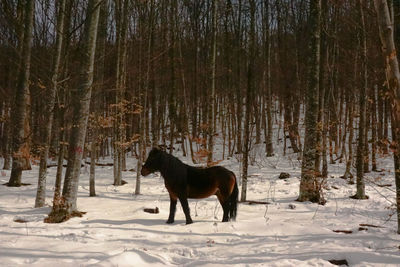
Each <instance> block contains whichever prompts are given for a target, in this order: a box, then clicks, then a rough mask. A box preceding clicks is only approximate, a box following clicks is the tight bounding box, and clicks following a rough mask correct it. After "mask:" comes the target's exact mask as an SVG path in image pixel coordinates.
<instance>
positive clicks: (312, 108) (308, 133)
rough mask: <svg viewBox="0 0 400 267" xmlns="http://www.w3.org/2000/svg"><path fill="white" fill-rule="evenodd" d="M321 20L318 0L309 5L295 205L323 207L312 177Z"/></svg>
mask: <svg viewBox="0 0 400 267" xmlns="http://www.w3.org/2000/svg"><path fill="white" fill-rule="evenodd" d="M320 16H321V0H311V1H310V26H311V38H310V48H311V50H310V51H311V55H310V59H309V77H308V87H307V90H306V114H305V128H306V129H305V137H304V150H303V162H302V168H301V181H300V195H299V198H298V201H311V202H316V203H320V204H323V203H325V200H324V199H323V196H322V192H321V190H322V184H321V182H320V180H319V179H318V178H317V177H316V175H315V156H316V152H317V147H316V129H317V119H318V118H317V114H318V90H319V71H320V70H319V66H320V28H321V27H320V23H321V22H320Z"/></svg>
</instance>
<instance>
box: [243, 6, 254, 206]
mask: <svg viewBox="0 0 400 267" xmlns="http://www.w3.org/2000/svg"><path fill="white" fill-rule="evenodd" d="M249 2H250V37H249V38H250V40H249V50H250V51H249V65H248V70H247V90H246V115H245V121H244V126H245V128H244V136H243V142H244V146H243V169H242V191H241V197H240V200H241V201H246V195H247V172H248V165H249V152H250V138H251V137H250V120H251V113H252V106H253V100H254V89H255V80H254V71H255V42H256V32H255V23H256V21H255V13H256V3H255V0H249Z"/></svg>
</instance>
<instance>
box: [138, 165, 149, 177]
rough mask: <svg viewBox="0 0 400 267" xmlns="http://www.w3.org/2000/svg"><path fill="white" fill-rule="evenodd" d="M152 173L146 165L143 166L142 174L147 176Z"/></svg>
mask: <svg viewBox="0 0 400 267" xmlns="http://www.w3.org/2000/svg"><path fill="white" fill-rule="evenodd" d="M150 173H151V171H150V170H149V169H147V168H146V167H145V166H142V170H141V171H140V174H141V175H142V176H147V175H149V174H150Z"/></svg>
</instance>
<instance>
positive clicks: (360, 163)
mask: <svg viewBox="0 0 400 267" xmlns="http://www.w3.org/2000/svg"><path fill="white" fill-rule="evenodd" d="M359 8H360V15H361V45H362V53H361V64H362V77H361V78H362V85H361V87H360V95H359V98H360V99H359V101H360V102H359V105H360V120H359V124H358V146H357V163H356V165H357V193H356V195H355V196H354V198H356V199H367V198H368V197H367V196H366V195H365V182H364V163H365V162H364V158H365V155H364V153H365V148H364V146H365V145H366V144H365V128H366V127H365V125H366V123H365V113H366V103H365V102H366V99H365V98H366V95H365V94H366V91H367V86H368V84H367V81H368V72H367V43H366V42H367V41H366V33H365V23H364V11H363V0H359Z"/></svg>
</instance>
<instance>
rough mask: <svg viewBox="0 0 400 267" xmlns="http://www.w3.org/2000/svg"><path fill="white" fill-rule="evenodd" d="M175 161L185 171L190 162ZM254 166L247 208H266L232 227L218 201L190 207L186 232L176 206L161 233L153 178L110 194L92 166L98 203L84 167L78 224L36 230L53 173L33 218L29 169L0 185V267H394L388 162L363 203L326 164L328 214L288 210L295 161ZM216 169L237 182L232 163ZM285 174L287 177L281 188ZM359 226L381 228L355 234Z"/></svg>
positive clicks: (307, 206)
mask: <svg viewBox="0 0 400 267" xmlns="http://www.w3.org/2000/svg"><path fill="white" fill-rule="evenodd" d="M177 155H181V154H180V153H179V152H177ZM182 160H183V161H185V162H187V163H190V161H189V159H188V158H182ZM257 162H258V164H257V165H255V166H251V167H250V175H251V176H250V177H249V181H248V193H247V195H248V199H250V200H258V201H269V202H270V203H271V204H269V205H264V204H255V205H249V204H244V203H241V204H240V205H239V210H238V217H237V220H236V222H229V223H221V222H220V221H221V219H222V209H221V207H220V205H219V203H218V201H217V199H216V197H211V198H208V199H204V200H199V201H196V200H190V201H189V202H190V208H191V214H192V217H193V220H194V223H193V224H191V225H185V219H184V215H183V212H182V209H181V207H180V205H179V204H178V209H177V214H176V221H175V223H174V224H173V225H167V224H165V221H166V219H167V216H168V209H169V197H168V193H167V191H166V189H165V188H164V185H163V181H162V178H160V176H159V174H154V175H150V176H148V177H146V178H143V179H142V189H141V190H142V194H141V195H139V196H135V195H133V192H134V185H135V177H136V173H135V172H124V174H123V178H124V180H126V181H127V182H128V184H126V185H124V186H120V187H114V186H112V185H111V183H112V181H113V178H112V177H113V176H112V167H97V169H96V172H97V173H96V191H97V194H98V196H97V197H89V196H88V195H89V185H88V179H89V178H88V177H89V175H88V168H82V174H81V178H80V187H79V199H78V207H79V209H80V210H81V211H85V212H87V213H86V214H85V215H84V216H83V217H82V218H73V219H71V220H69V221H67V222H65V223H62V224H46V223H43V219H44V218H45V217H46V215H47V214H48V213H49V211H50V206H51V199H52V190H53V187H54V177H55V171H56V170H55V168H50V169H49V175H48V183H47V184H48V186H47V188H48V194H47V204H48V207H45V208H40V209H34V208H33V205H34V198H35V194H36V183H37V175H38V168H37V166H34V168H33V170H32V171H28V172H24V173H23V182H24V183H31V184H32V185H29V186H24V187H20V188H9V187H6V186H0V265H1V266H15V265H25V266H59V267H61V266H78V265H79V266H80V265H82V266H90V265H93V266H165V265H168V266H170V265H179V266H218V265H237V266H334V265H332V264H331V263H329V262H328V260H332V259H336V260H343V259H346V260H347V262H348V263H349V265H350V266H400V247H399V246H400V236H399V235H397V234H396V229H397V226H396V222H395V216H396V215H393V214H394V206H393V205H392V203H394V190H395V187H394V178H393V171H390V170H391V169H392V164H393V163H392V159H391V158H386V159H382V160H380V161H379V166H380V167H383V168H384V169H385V171H384V172H380V173H370V174H367V179H368V182H367V187H366V190H367V194H368V195H369V196H370V199H369V200H353V199H350V198H349V196H350V195H353V194H354V193H355V185H353V186H350V185H347V183H346V182H345V181H344V180H342V179H340V178H338V177H339V176H340V175H342V174H343V171H344V166H343V165H342V164H336V165H330V166H329V171H330V176H332V177H334V178H329V179H328V183H327V188H326V190H325V197H326V198H327V200H328V202H327V204H326V205H325V206H319V205H317V204H312V203H299V202H296V201H295V199H296V198H297V194H298V190H299V178H298V177H299V176H300V164H299V162H298V161H297V160H295V155H288V156H287V157H282V156H276V157H274V158H270V159H262V160H261V159H260V160H258V161H257ZM0 163H1V162H0ZM128 164H129V167H133V166H136V160H135V159H133V158H128ZM221 165H224V166H226V167H227V168H229V169H231V170H233V171H234V172H235V173H236V175H237V176H238V177H239V176H240V171H239V170H240V165H239V163H238V161H237V160H236V159H234V158H233V159H230V160H225V161H223V162H221ZM282 171H286V172H289V173H290V174H291V175H292V177H291V178H288V179H286V180H280V179H278V176H279V173H280V172H282ZM9 175H10V172H9V171H3V172H2V174H1V175H0V183H1V184H4V183H6V182H7V181H8V179H9ZM377 184H392V186H390V187H379V186H378V185H377ZM293 205H294V206H293ZM155 207H158V208H159V209H160V213H159V214H149V213H145V212H143V208H155ZM391 215H393V216H391ZM16 219H20V220H24V221H27V222H26V223H18V222H15V221H14V220H16ZM360 224H370V225H375V226H379V228H375V227H372V226H363V227H362V228H365V229H359V228H360ZM333 230H348V231H352V233H351V234H345V233H336V232H333Z"/></svg>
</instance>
